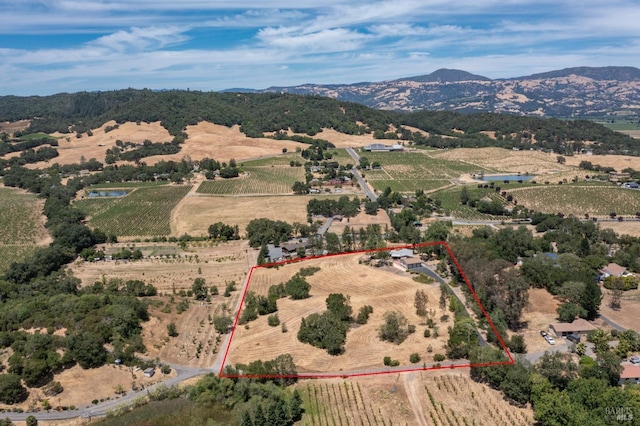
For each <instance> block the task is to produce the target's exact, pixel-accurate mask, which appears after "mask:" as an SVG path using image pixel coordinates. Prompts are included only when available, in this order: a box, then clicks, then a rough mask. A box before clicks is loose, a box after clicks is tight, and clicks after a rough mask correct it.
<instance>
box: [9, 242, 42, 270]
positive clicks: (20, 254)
mask: <svg viewBox="0 0 640 426" xmlns="http://www.w3.org/2000/svg"><path fill="white" fill-rule="evenodd" d="M35 249H36V246H35V245H0V274H2V273H4V272H6V271H7V270H8V269H9V266H11V264H12V263H13V262H21V261H23V260H25V259H26V258H27V257H29V256H30V255H31V254H32V253H33V252H34V251H35Z"/></svg>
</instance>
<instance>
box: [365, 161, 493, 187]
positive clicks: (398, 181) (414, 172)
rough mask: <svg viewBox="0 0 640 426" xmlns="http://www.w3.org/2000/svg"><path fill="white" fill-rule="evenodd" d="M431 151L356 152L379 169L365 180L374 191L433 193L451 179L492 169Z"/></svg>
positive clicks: (368, 173)
mask: <svg viewBox="0 0 640 426" xmlns="http://www.w3.org/2000/svg"><path fill="white" fill-rule="evenodd" d="M432 152H433V151H420V152H366V153H360V155H361V156H364V157H366V158H367V159H368V160H369V161H370V162H371V163H374V162H379V163H380V164H381V165H382V169H381V170H367V171H366V172H365V173H364V174H365V177H366V179H367V181H368V182H369V183H370V184H371V185H372V186H373V187H374V188H375V189H377V190H379V191H383V190H384V189H385V188H386V187H387V186H390V187H391V189H393V190H397V191H402V192H414V191H415V190H416V189H423V190H425V191H433V190H436V189H439V188H442V187H444V186H447V185H449V184H450V183H451V182H450V180H451V179H458V178H460V176H461V175H464V174H470V173H476V172H480V171H483V172H485V173H487V174H489V173H493V172H494V171H495V170H494V169H490V168H486V167H481V166H477V165H473V164H468V163H465V162H462V161H451V160H447V159H440V158H435V157H434V156H432V155H431V153H432Z"/></svg>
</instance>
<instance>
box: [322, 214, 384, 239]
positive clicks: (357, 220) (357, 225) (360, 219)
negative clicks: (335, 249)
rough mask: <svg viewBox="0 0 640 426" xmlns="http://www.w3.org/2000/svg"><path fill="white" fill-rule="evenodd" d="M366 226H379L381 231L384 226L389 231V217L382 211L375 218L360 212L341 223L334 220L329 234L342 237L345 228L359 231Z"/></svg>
mask: <svg viewBox="0 0 640 426" xmlns="http://www.w3.org/2000/svg"><path fill="white" fill-rule="evenodd" d="M368 225H380V228H381V229H382V230H384V229H385V226H388V227H389V229H391V221H390V220H389V215H388V214H387V212H386V211H384V210H379V211H378V214H377V215H375V216H372V215H369V214H366V213H365V212H364V211H361V212H360V213H358V214H357V215H356V216H354V217H352V218H349V220H347V219H342V220H341V221H338V220H334V221H333V223H332V224H331V227H330V228H329V232H334V233H336V234H338V235H342V232H343V231H344V228H345V227H347V226H348V227H350V228H351V229H352V230H356V231H358V230H360V229H361V228H366V227H367V226H368Z"/></svg>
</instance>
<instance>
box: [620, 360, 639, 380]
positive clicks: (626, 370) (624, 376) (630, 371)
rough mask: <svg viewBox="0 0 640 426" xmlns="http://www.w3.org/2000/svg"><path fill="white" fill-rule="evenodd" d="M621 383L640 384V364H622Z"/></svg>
mask: <svg viewBox="0 0 640 426" xmlns="http://www.w3.org/2000/svg"><path fill="white" fill-rule="evenodd" d="M618 383H619V384H621V385H623V384H627V383H635V384H640V365H633V364H622V373H620V380H619V382H618Z"/></svg>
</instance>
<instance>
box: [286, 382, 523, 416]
mask: <svg viewBox="0 0 640 426" xmlns="http://www.w3.org/2000/svg"><path fill="white" fill-rule="evenodd" d="M296 387H297V389H298V391H299V392H300V395H301V396H302V399H303V401H304V408H305V411H304V415H303V417H302V420H301V421H300V424H301V425H304V426H333V425H343V426H374V425H376V426H378V425H379V426H386V425H389V426H391V425H425V424H428V425H436V426H448V425H460V426H463V425H467V426H471V425H478V426H484V425H487V426H494V425H505V426H507V425H508V426H511V425H523V426H524V425H531V424H534V418H533V412H532V410H531V409H529V408H518V407H515V406H513V405H510V404H508V403H506V402H505V401H504V399H503V397H502V395H501V393H500V392H499V391H495V390H493V389H491V388H489V387H488V386H485V385H483V384H480V383H476V382H474V381H473V380H471V378H470V377H469V373H468V371H456V372H440V371H428V372H417V373H408V374H403V375H401V376H397V377H392V376H387V377H368V378H358V379H354V380H350V381H342V380H336V379H333V380H314V381H312V382H302V383H299V384H298V385H296Z"/></svg>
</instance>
